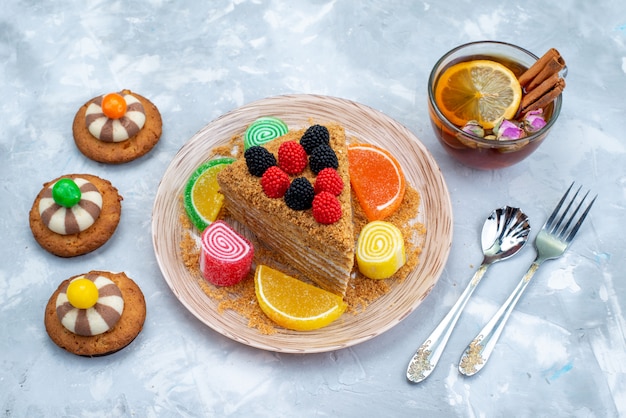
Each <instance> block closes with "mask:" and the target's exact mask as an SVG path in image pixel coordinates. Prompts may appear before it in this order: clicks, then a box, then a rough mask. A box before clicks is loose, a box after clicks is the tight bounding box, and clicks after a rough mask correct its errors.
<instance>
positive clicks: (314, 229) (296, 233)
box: [217, 125, 354, 295]
mask: <svg viewBox="0 0 626 418" xmlns="http://www.w3.org/2000/svg"><path fill="white" fill-rule="evenodd" d="M327 128H328V131H329V133H330V146H331V148H333V150H334V151H335V153H336V155H337V159H338V161H339V168H338V170H337V172H338V173H339V175H340V176H341V178H342V180H343V183H344V189H343V191H342V192H341V194H340V195H339V196H338V199H339V202H340V204H341V209H342V213H343V216H342V217H341V219H340V220H339V221H337V222H335V223H333V224H331V225H322V224H320V223H318V222H317V221H315V219H314V218H313V215H312V213H311V210H310V209H309V210H304V211H296V210H293V209H290V208H288V207H287V206H286V204H285V202H284V200H283V199H273V198H269V197H267V196H266V195H265V193H263V190H262V187H261V183H260V178H259V177H255V176H252V175H251V174H250V173H249V172H248V168H247V166H246V162H245V159H244V158H243V157H241V158H240V159H239V160H237V161H235V162H234V163H233V164H231V165H229V166H228V167H226V168H224V169H223V170H222V171H221V172H220V173H219V174H218V177H217V180H218V183H219V185H220V191H221V193H222V194H223V195H224V204H225V207H226V209H227V210H228V212H229V213H230V214H231V215H232V217H233V218H234V219H236V220H237V221H238V222H240V223H242V224H243V225H245V226H246V227H248V228H249V229H250V230H251V231H252V232H253V233H254V234H255V235H256V237H257V238H258V239H259V240H260V241H262V242H263V243H264V244H265V245H266V246H267V247H268V248H270V249H271V250H272V251H274V252H276V253H277V254H279V255H280V256H281V257H282V258H283V259H284V260H285V261H286V262H288V263H289V265H290V266H291V267H293V268H295V269H296V270H298V271H299V272H300V274H301V275H302V276H304V277H306V278H308V279H310V280H311V281H313V282H314V283H316V284H317V285H318V286H320V287H321V288H323V289H325V290H328V291H331V292H333V293H336V294H340V295H345V291H346V287H347V284H348V280H349V278H350V274H351V271H352V268H353V265H354V226H353V222H352V204H351V192H350V178H349V175H348V155H347V149H346V138H345V132H344V129H343V128H342V127H341V126H339V125H328V126H327ZM304 131H305V130H304V129H302V130H297V131H291V132H288V133H287V134H286V135H284V136H282V137H280V138H277V139H275V140H273V141H271V142H269V143H267V144H266V145H264V147H265V148H267V150H268V151H270V152H272V153H273V154H274V155H275V156H276V155H278V147H279V146H280V144H281V143H283V142H286V141H296V142H297V141H299V140H300V137H301V136H302V134H303V133H304ZM301 176H304V177H307V178H308V179H309V180H310V181H311V184H313V183H314V181H315V175H314V174H313V172H311V170H310V169H309V168H308V167H307V169H306V170H305V171H304V173H302V174H301Z"/></svg>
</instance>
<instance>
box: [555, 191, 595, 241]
mask: <svg viewBox="0 0 626 418" xmlns="http://www.w3.org/2000/svg"><path fill="white" fill-rule="evenodd" d="M581 188H582V186H580V187H579V188H578V191H580V189H581ZM577 194H578V192H576V195H577ZM576 195H574V198H573V199H572V201H571V202H570V204H569V206H568V207H567V209H568V210H567V211H565V213H567V212H569V208H570V207H571V206H572V204H573V203H574V200H575V199H576ZM587 196H589V191H587V193H585V195H584V196H583V198H582V199H581V200H580V203H579V204H578V206H576V209H575V210H574V213H572V214H571V215H570V217H569V219H568V220H567V222H566V223H565V225H563V228H561V232H560V233H559V236H564V235H565V231H567V229H568V228H569V226H570V224H571V223H572V221H574V218H575V217H576V214H577V213H578V211H579V210H580V208H581V206H582V205H583V203H584V202H585V199H586V198H587ZM565 213H564V214H563V216H565Z"/></svg>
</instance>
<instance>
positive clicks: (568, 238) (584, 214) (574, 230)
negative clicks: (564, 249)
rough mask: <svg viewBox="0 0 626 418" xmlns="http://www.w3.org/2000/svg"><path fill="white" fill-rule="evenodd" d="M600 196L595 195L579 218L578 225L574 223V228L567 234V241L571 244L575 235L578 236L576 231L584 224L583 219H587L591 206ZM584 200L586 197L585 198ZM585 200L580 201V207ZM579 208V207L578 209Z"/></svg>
mask: <svg viewBox="0 0 626 418" xmlns="http://www.w3.org/2000/svg"><path fill="white" fill-rule="evenodd" d="M587 194H589V192H587ZM587 194H586V195H585V197H587ZM597 197H598V195H595V196H594V197H593V199H592V200H591V203H589V205H588V206H587V209H585V211H584V212H583V214H582V215H581V216H580V219H578V222H576V225H574V228H572V231H571V232H570V233H569V234H568V235H567V237H566V238H565V241H566V242H567V243H568V244H569V243H570V242H571V241H572V240H573V239H574V236H576V233H577V232H578V229H579V228H580V226H581V225H582V224H583V221H584V220H585V218H586V217H587V214H588V213H589V210H590V209H591V206H593V204H594V202H595V201H596V198H597ZM583 201H584V199H583ZM583 201H581V202H580V204H579V205H578V207H580V205H582V204H583ZM577 210H578V209H577Z"/></svg>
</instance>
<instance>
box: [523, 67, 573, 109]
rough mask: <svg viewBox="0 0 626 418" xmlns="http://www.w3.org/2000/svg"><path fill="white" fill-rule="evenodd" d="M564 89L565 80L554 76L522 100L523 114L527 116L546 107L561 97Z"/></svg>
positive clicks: (556, 75)
mask: <svg viewBox="0 0 626 418" xmlns="http://www.w3.org/2000/svg"><path fill="white" fill-rule="evenodd" d="M563 89H565V79H563V78H560V77H559V75H558V74H554V75H553V76H552V77H551V78H549V79H548V80H545V81H544V82H543V83H541V84H540V85H539V86H537V87H536V88H535V89H534V90H533V91H532V92H531V93H529V94H527V95H526V96H525V97H524V98H523V99H522V103H521V109H522V110H521V113H522V114H526V113H528V112H530V111H531V110H535V109H540V108H543V107H546V106H547V105H549V104H550V103H552V101H553V100H554V99H556V98H557V97H559V95H560V94H561V93H562V92H563Z"/></svg>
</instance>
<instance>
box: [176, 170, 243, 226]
mask: <svg viewBox="0 0 626 418" xmlns="http://www.w3.org/2000/svg"><path fill="white" fill-rule="evenodd" d="M233 161H235V160H234V159H233V158H216V159H214V160H211V161H208V162H206V163H204V164H202V165H201V166H200V167H198V168H197V169H196V171H194V172H193V174H192V175H191V177H189V180H188V181H187V185H186V186H185V192H184V198H183V200H184V205H185V212H187V216H189V219H190V220H191V222H192V223H193V224H194V225H195V227H196V228H198V230H200V231H203V230H204V228H206V227H207V226H208V225H209V224H210V223H211V222H213V221H215V219H216V218H217V215H218V214H219V213H220V210H221V209H222V205H223V203H224V196H223V195H222V194H221V193H220V192H219V190H220V186H219V184H217V173H219V172H220V171H222V170H223V169H224V167H226V166H227V165H228V164H230V163H232V162H233Z"/></svg>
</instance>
